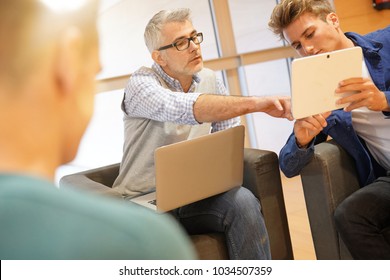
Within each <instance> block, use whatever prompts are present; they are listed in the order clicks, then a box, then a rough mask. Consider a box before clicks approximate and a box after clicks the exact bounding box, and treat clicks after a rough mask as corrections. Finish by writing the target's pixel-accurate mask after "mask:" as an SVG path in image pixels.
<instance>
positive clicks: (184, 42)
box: [157, 33, 203, 51]
mask: <svg viewBox="0 0 390 280" xmlns="http://www.w3.org/2000/svg"><path fill="white" fill-rule="evenodd" d="M191 41H192V42H194V43H195V44H197V45H199V44H200V43H202V42H203V34H202V33H197V34H196V35H194V36H192V37H190V38H182V39H179V40H177V41H176V42H174V43H172V44H169V45H166V46H162V47H160V48H158V49H157V50H158V51H162V50H166V49H169V48H173V47H175V48H176V49H177V50H178V51H184V50H186V49H188V48H189V47H190V42H191Z"/></svg>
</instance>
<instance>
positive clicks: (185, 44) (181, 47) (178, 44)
mask: <svg viewBox="0 0 390 280" xmlns="http://www.w3.org/2000/svg"><path fill="white" fill-rule="evenodd" d="M189 43H190V41H188V40H187V39H182V40H179V41H176V43H175V46H176V48H177V49H178V50H179V51H183V50H185V49H187V48H188V47H189V45H190V44H189Z"/></svg>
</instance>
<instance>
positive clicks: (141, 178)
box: [113, 68, 217, 197]
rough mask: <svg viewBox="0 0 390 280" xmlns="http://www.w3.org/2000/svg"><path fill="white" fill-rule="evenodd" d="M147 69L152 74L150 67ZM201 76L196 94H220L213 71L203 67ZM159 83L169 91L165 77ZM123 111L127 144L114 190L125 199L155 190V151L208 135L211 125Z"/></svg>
mask: <svg viewBox="0 0 390 280" xmlns="http://www.w3.org/2000/svg"><path fill="white" fill-rule="evenodd" d="M146 69H148V71H153V70H152V69H150V68H146ZM143 70H145V68H143ZM199 75H200V78H201V80H200V83H199V84H198V85H197V87H196V89H195V92H201V93H215V92H217V89H216V86H217V85H216V77H215V73H214V72H213V71H212V70H210V69H207V68H204V69H203V70H202V71H200V72H199ZM159 80H160V83H161V85H162V86H163V87H165V88H169V87H168V85H167V84H166V83H165V81H164V80H163V79H162V78H159ZM122 110H123V111H124V117H123V121H124V130H125V131H124V133H125V141H124V147H123V158H122V162H121V165H120V171H119V176H118V177H117V179H116V180H115V182H114V185H113V188H115V189H116V190H117V191H119V192H120V193H122V194H123V196H125V197H135V196H137V195H140V194H143V193H147V192H150V191H153V190H154V189H155V171H154V151H155V149H156V148H158V147H160V146H164V145H168V144H172V143H176V142H179V141H184V140H187V139H191V138H195V137H198V136H201V135H205V134H208V133H210V130H211V123H204V124H200V125H179V124H176V123H171V122H159V121H154V120H151V119H146V118H134V117H129V116H128V115H127V114H126V112H125V110H124V103H123V102H122Z"/></svg>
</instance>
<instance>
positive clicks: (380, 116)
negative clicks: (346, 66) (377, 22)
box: [269, 0, 390, 259]
mask: <svg viewBox="0 0 390 280" xmlns="http://www.w3.org/2000/svg"><path fill="white" fill-rule="evenodd" d="M269 26H270V28H271V29H272V30H273V31H274V32H275V34H277V35H279V36H280V38H282V39H285V40H286V41H287V42H288V43H289V44H290V45H291V46H292V47H293V48H294V49H295V50H296V51H297V52H298V53H299V54H300V55H301V56H309V55H316V54H319V53H324V52H329V51H334V50H340V49H345V48H351V47H354V46H360V47H361V48H362V50H363V55H364V61H362V67H363V76H362V77H350V78H349V79H346V80H344V81H340V83H339V85H338V87H337V89H335V92H336V93H340V94H342V93H345V92H350V91H356V92H357V93H356V94H353V95H351V96H349V97H340V99H339V100H338V101H337V102H338V103H339V104H349V105H348V106H346V107H345V108H344V110H335V111H333V112H324V113H322V114H318V115H315V116H310V117H307V118H304V119H299V120H296V121H295V124H294V131H293V133H292V135H291V136H290V137H289V139H288V141H287V143H286V145H285V146H284V147H283V148H282V150H281V152H280V157H279V158H280V166H281V169H282V171H283V172H284V173H285V174H286V175H287V176H288V177H292V176H295V175H298V174H299V172H300V171H301V170H302V168H303V167H304V166H305V165H306V164H307V163H308V162H309V161H310V160H311V159H312V157H313V153H314V149H315V147H314V145H315V144H317V143H319V142H322V141H325V140H326V138H327V136H331V137H332V138H333V139H334V140H335V141H336V142H337V143H338V144H339V145H340V146H342V147H343V148H344V149H345V150H346V151H347V152H348V153H349V154H350V155H351V157H352V158H353V159H354V160H355V165H356V169H357V171H358V176H359V178H358V179H359V182H360V185H361V186H362V187H364V188H361V189H360V190H359V191H357V192H355V193H354V194H352V195H351V196H350V197H348V198H347V199H346V200H345V201H344V202H342V204H341V205H339V207H338V208H337V210H336V213H335V222H336V228H337V230H338V231H339V233H340V235H341V237H342V239H343V241H344V242H345V244H346V245H347V247H348V249H349V251H350V252H351V254H352V256H353V257H354V258H356V259H390V241H389V239H388V237H387V233H386V232H387V231H386V228H387V227H389V225H390V176H389V175H390V174H389V170H390V133H389V126H390V119H389V115H390V27H387V28H385V29H382V30H378V31H376V32H373V33H370V34H367V35H365V36H361V35H359V34H356V33H352V32H347V33H343V32H342V30H341V28H340V22H339V18H338V16H337V14H336V13H335V12H334V10H333V8H332V6H331V4H330V3H329V2H328V1H327V0H282V1H281V3H280V4H278V5H277V6H276V7H275V8H274V11H273V13H272V15H271V19H270V22H269ZM309 71H310V70H309ZM318 75H321V73H318ZM313 94H315V92H313Z"/></svg>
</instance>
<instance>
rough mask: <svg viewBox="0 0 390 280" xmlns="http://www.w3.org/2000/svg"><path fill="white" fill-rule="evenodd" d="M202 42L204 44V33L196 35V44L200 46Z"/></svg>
mask: <svg viewBox="0 0 390 280" xmlns="http://www.w3.org/2000/svg"><path fill="white" fill-rule="evenodd" d="M202 42H203V34H202V33H198V34H196V37H195V39H194V43H195V44H200V43H202Z"/></svg>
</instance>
